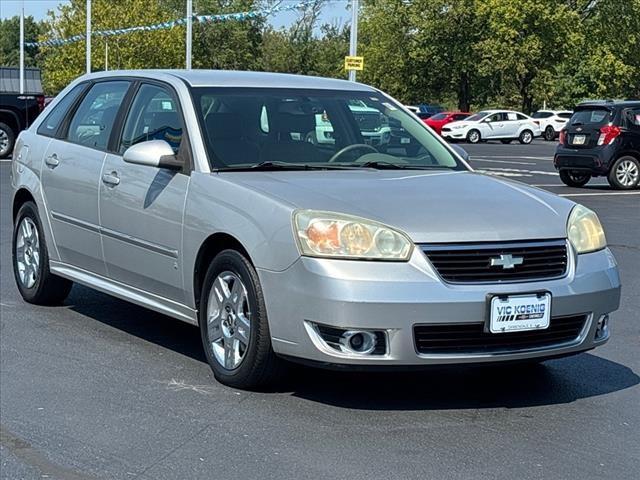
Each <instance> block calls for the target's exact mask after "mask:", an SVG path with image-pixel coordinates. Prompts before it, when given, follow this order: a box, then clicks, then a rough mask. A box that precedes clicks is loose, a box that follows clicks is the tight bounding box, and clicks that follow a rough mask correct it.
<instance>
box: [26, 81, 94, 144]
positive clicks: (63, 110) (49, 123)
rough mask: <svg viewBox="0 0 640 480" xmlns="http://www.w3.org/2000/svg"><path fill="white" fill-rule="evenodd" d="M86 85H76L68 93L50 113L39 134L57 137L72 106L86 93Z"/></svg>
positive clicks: (41, 125)
mask: <svg viewBox="0 0 640 480" xmlns="http://www.w3.org/2000/svg"><path fill="white" fill-rule="evenodd" d="M86 86H87V85H86V83H83V84H80V85H76V86H75V87H74V88H73V89H72V90H71V91H70V92H69V93H67V94H66V95H65V96H64V97H63V98H62V99H60V101H59V102H58V103H57V104H56V105H55V106H54V107H53V109H52V110H51V111H50V112H49V115H47V117H46V118H45V119H44V121H43V122H42V123H41V124H40V126H39V127H38V133H39V134H40V135H44V136H46V137H55V136H56V133H57V132H58V128H59V127H60V124H61V123H62V121H63V120H64V117H65V116H66V115H67V112H68V111H69V109H70V108H71V106H72V105H73V104H74V103H75V101H76V100H77V99H78V97H79V96H80V94H81V93H82V92H83V91H84V89H85V87H86Z"/></svg>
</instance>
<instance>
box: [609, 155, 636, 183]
mask: <svg viewBox="0 0 640 480" xmlns="http://www.w3.org/2000/svg"><path fill="white" fill-rule="evenodd" d="M639 183H640V161H638V159H637V158H634V157H630V156H626V157H620V158H619V159H618V160H616V161H615V163H614V164H613V167H611V170H610V171H609V184H610V185H611V186H612V187H613V188H617V189H618V190H630V189H632V188H636V187H637V186H638V184H639Z"/></svg>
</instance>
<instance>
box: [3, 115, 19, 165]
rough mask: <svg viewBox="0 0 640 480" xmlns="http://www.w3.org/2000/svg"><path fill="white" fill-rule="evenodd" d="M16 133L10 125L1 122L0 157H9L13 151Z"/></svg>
mask: <svg viewBox="0 0 640 480" xmlns="http://www.w3.org/2000/svg"><path fill="white" fill-rule="evenodd" d="M15 143H16V133H15V132H14V131H13V129H12V128H11V127H9V125H7V124H6V123H2V122H0V158H7V157H8V156H9V155H11V153H13V146H14V144H15Z"/></svg>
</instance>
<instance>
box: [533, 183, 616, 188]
mask: <svg viewBox="0 0 640 480" xmlns="http://www.w3.org/2000/svg"><path fill="white" fill-rule="evenodd" d="M531 186H532V187H565V188H567V186H566V185H565V184H564V183H532V184H531ZM608 186H609V184H608V183H590V184H589V188H590V187H608Z"/></svg>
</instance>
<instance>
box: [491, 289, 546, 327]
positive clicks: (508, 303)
mask: <svg viewBox="0 0 640 480" xmlns="http://www.w3.org/2000/svg"><path fill="white" fill-rule="evenodd" d="M490 310H491V312H490V317H489V331H490V332H491V333H506V332H522V331H526V330H542V329H545V328H548V327H549V320H550V318H551V294H550V293H548V292H545V293H532V294H526V295H499V296H494V297H492V298H491V309H490Z"/></svg>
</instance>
